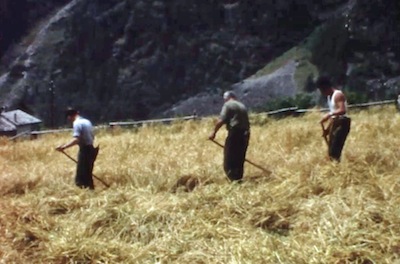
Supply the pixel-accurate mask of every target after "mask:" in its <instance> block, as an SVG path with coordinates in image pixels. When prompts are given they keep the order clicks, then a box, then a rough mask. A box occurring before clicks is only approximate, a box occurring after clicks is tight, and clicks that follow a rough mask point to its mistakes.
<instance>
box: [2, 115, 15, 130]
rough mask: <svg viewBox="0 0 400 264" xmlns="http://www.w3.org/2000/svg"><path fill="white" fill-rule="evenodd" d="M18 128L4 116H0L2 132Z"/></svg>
mask: <svg viewBox="0 0 400 264" xmlns="http://www.w3.org/2000/svg"><path fill="white" fill-rule="evenodd" d="M15 130H17V127H16V126H15V125H14V124H13V123H11V122H10V121H8V120H7V119H5V118H4V117H3V116H0V131H2V132H10V131H15Z"/></svg>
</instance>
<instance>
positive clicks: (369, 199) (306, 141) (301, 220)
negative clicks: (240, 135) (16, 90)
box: [0, 106, 400, 264]
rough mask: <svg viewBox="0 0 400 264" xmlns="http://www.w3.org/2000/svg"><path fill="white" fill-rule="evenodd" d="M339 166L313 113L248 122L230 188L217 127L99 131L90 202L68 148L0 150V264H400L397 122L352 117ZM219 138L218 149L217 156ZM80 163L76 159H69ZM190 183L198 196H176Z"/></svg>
mask: <svg viewBox="0 0 400 264" xmlns="http://www.w3.org/2000/svg"><path fill="white" fill-rule="evenodd" d="M350 115H351V117H352V128H351V132H350V135H349V138H348V141H347V143H346V146H345V149H344V156H343V161H342V163H340V164H335V163H331V162H329V161H327V158H326V151H327V149H326V145H325V143H324V141H323V139H322V138H321V137H320V133H321V131H320V129H321V128H320V126H319V124H318V120H319V118H320V114H319V113H310V114H307V115H305V116H303V117H299V118H286V119H281V120H273V119H269V118H267V117H265V116H262V115H252V116H251V124H252V134H251V140H250V146H249V149H248V155H247V158H248V159H249V160H251V161H252V162H254V163H256V164H259V165H261V166H263V167H266V168H268V169H269V170H271V172H272V173H271V174H264V173H262V171H260V170H259V169H257V168H255V167H254V166H251V165H250V164H246V167H245V181H244V183H242V184H241V185H236V184H230V183H228V182H227V180H226V179H225V176H224V174H223V170H222V166H221V163H222V151H221V149H220V148H219V147H218V146H216V145H214V144H212V143H211V142H210V141H207V140H206V138H207V136H208V134H209V133H210V130H211V129H212V126H213V120H212V118H209V119H203V120H201V121H188V122H185V123H175V124H172V125H169V126H159V125H154V126H147V127H142V128H136V129H122V128H120V129H118V128H117V129H115V130H112V131H109V130H99V131H98V132H97V139H96V141H97V143H99V144H100V146H101V152H100V154H99V157H98V160H97V163H96V166H95V170H94V173H95V174H96V176H98V177H100V178H102V179H103V180H105V181H106V182H108V183H110V184H111V187H110V188H109V189H106V188H104V186H102V185H101V184H100V183H99V182H96V190H95V191H94V192H90V191H85V190H80V189H77V188H75V187H74V186H73V173H74V164H73V163H72V162H71V161H70V160H68V159H67V158H66V157H65V156H63V155H62V154H61V153H58V152H55V151H54V147H55V146H58V145H59V144H61V143H63V142H65V141H66V140H69V138H70V135H69V134H68V133H67V134H60V135H49V136H43V137H41V138H39V139H37V140H34V141H19V142H10V141H8V140H7V139H6V138H2V139H0V154H1V155H0V169H1V171H2V173H1V181H0V182H1V183H0V194H1V195H2V199H1V201H0V215H1V217H0V262H4V263H304V264H306V263H307V264H310V263H314V264H317V263H318V264H321V263H399V261H400V229H399V227H400V220H399V218H398V215H399V213H400V212H399V206H398V204H399V201H400V182H399V179H398V175H399V173H400V171H399V166H398V160H399V158H400V153H399V150H398V146H399V145H400V139H399V137H398V136H397V134H398V131H399V127H400V117H399V116H398V113H397V112H396V110H395V108H394V107H393V106H388V107H375V108H371V109H369V110H364V111H352V112H351V113H350ZM224 133H225V132H224V131H221V132H220V133H219V134H218V135H217V138H216V139H217V140H218V141H219V142H223V138H224ZM75 152H76V149H71V150H69V151H68V153H69V154H71V155H75ZM184 175H192V176H194V177H197V178H198V179H199V180H200V181H201V182H202V184H201V185H200V186H197V187H196V188H195V189H194V190H193V191H192V192H185V191H184V188H183V187H180V188H178V190H177V192H176V193H172V192H170V190H171V188H172V187H173V186H174V184H175V183H176V182H177V180H178V179H179V178H181V177H182V176H184Z"/></svg>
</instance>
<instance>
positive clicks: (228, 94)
mask: <svg viewBox="0 0 400 264" xmlns="http://www.w3.org/2000/svg"><path fill="white" fill-rule="evenodd" d="M229 99H236V95H235V93H234V92H232V91H226V92H225V93H224V100H225V101H228V100H229Z"/></svg>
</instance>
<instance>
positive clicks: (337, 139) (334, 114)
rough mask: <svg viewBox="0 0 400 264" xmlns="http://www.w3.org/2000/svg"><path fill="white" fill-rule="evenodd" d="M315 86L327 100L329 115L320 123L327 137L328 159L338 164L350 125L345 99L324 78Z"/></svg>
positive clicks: (320, 78)
mask: <svg viewBox="0 0 400 264" xmlns="http://www.w3.org/2000/svg"><path fill="white" fill-rule="evenodd" d="M316 86H317V88H318V89H319V90H320V92H321V94H322V95H324V96H326V97H327V100H328V106H329V113H327V114H325V115H324V116H323V117H322V119H321V120H320V123H321V125H322V127H323V128H324V131H323V136H324V137H327V136H328V140H327V141H328V149H329V157H330V158H331V160H335V161H338V162H340V157H341V155H342V150H343V146H344V143H345V141H346V138H347V135H348V134H349V132H350V124H351V119H350V118H349V117H347V116H346V113H347V102H346V97H345V95H344V94H343V92H342V91H340V90H338V89H335V88H334V87H333V85H332V83H331V81H330V79H329V78H328V77H326V76H322V77H319V78H318V80H317V82H316ZM327 121H329V125H328V126H327V127H326V128H325V127H324V124H325V123H326V122H327Z"/></svg>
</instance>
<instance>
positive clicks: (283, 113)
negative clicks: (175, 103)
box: [9, 100, 397, 140]
mask: <svg viewBox="0 0 400 264" xmlns="http://www.w3.org/2000/svg"><path fill="white" fill-rule="evenodd" d="M396 102H397V101H396V100H385V101H378V102H369V103H362V104H352V105H348V106H347V107H348V108H349V109H363V108H368V107H371V106H382V105H388V104H395V103H396ZM327 111H329V109H328V108H318V109H317V108H314V109H299V108H298V107H288V108H282V109H278V110H273V111H269V112H262V113H258V114H257V115H267V116H270V117H278V118H279V117H287V116H299V115H302V114H305V113H310V112H327ZM201 118H202V117H199V116H197V115H195V114H194V115H190V116H184V117H176V118H161V119H149V120H139V121H121V122H119V121H115V122H109V123H108V124H107V125H100V126H96V127H95V129H107V128H111V129H113V128H116V127H140V126H143V125H148V124H170V123H173V122H178V121H189V120H198V119H201ZM71 131H72V128H63V129H51V130H38V131H25V132H24V133H21V134H18V135H15V136H13V137H11V138H10V139H9V140H16V139H18V138H21V137H27V136H29V137H30V138H31V139H35V138H37V137H38V136H40V135H46V134H54V133H64V132H71Z"/></svg>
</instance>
